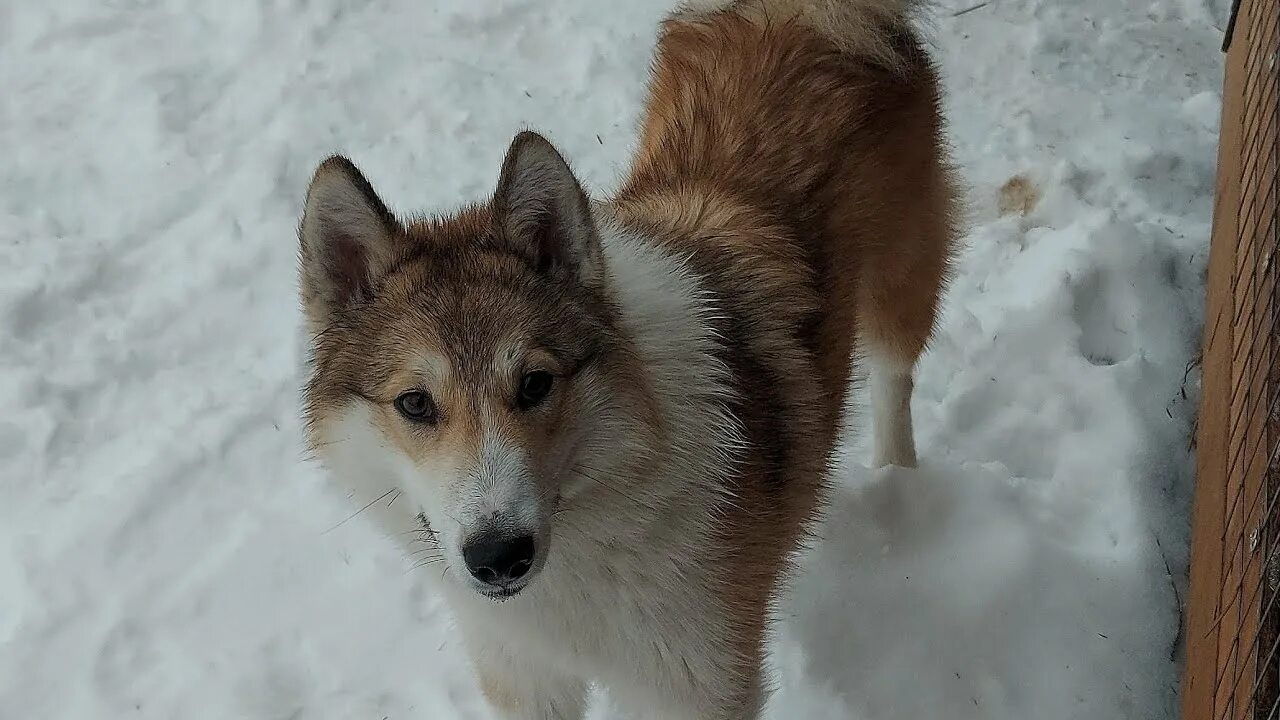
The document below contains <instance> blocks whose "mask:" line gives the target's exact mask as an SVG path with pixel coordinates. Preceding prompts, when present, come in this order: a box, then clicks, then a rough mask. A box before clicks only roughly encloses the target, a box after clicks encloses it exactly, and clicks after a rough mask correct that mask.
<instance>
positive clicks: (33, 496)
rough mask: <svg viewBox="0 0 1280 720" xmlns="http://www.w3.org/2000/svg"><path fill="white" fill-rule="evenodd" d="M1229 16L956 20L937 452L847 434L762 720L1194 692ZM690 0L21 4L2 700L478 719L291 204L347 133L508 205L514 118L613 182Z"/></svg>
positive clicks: (987, 709)
mask: <svg viewBox="0 0 1280 720" xmlns="http://www.w3.org/2000/svg"><path fill="white" fill-rule="evenodd" d="M1220 4H1221V3H1214V4H1210V5H1206V4H1205V3H1204V2H1202V1H1201V0H1144V2H1141V3H1130V2H1115V0H1080V1H1079V2H1060V1H1055V0H991V2H988V3H978V2H976V0H975V1H974V2H972V3H969V2H968V1H967V0H949V1H943V2H940V3H939V6H938V7H937V8H935V9H934V11H933V12H932V13H931V14H930V17H931V21H930V22H929V32H930V37H931V38H932V42H933V44H934V46H935V50H936V55H937V57H938V59H939V61H940V63H941V65H942V67H943V70H944V72H945V75H946V82H947V87H948V91H949V94H948V98H947V107H946V110H947V113H948V115H949V117H950V120H951V136H952V139H953V141H954V146H955V154H956V160H957V162H958V164H959V165H960V167H961V170H962V172H963V175H964V177H965V180H966V182H967V183H968V186H969V200H970V205H971V209H972V224H971V231H970V232H969V233H968V235H967V237H966V238H965V251H964V253H963V255H962V257H961V259H960V262H959V267H958V274H957V277H956V281H955V283H954V285H953V287H952V289H951V291H950V294H949V295H948V297H947V301H946V310H945V316H944V321H943V323H942V326H941V330H940V332H939V334H938V338H937V342H936V344H935V347H934V348H933V350H932V352H931V353H930V354H929V355H928V356H927V357H926V358H925V360H924V361H923V363H922V365H921V367H920V369H919V383H918V391H917V394H916V397H915V402H914V405H913V407H914V412H915V416H916V419H917V438H918V444H919V447H920V449H921V455H922V468H921V469H920V470H918V471H903V470H889V471H877V472H873V471H870V470H867V469H865V467H864V466H863V465H862V463H865V462H866V460H867V452H866V448H865V433H860V432H859V430H860V429H862V427H863V425H862V424H855V427H854V430H853V431H852V432H851V433H850V435H849V438H848V444H847V448H846V449H847V452H845V453H843V454H842V456H843V457H844V463H843V465H842V467H841V470H840V472H839V480H840V483H841V487H840V490H839V492H838V493H837V495H836V497H835V499H834V502H833V507H832V509H831V512H830V517H829V518H828V520H827V521H826V522H825V523H824V525H823V526H822V528H821V533H820V540H819V541H817V542H816V543H815V546H814V548H813V549H812V551H811V553H810V554H809V555H808V556H807V558H806V562H805V566H804V568H803V572H802V573H801V574H800V575H799V577H798V578H797V579H796V580H795V582H794V583H793V587H792V590H791V593H790V595H789V597H788V599H787V600H786V602H785V604H784V606H783V608H782V614H783V615H784V618H783V621H782V622H781V625H780V628H779V632H778V639H777V642H776V647H775V650H776V652H775V653H774V660H775V665H776V669H777V677H778V679H777V685H778V688H779V690H778V692H777V694H776V695H775V697H774V700H773V702H772V705H771V708H770V712H769V717H770V718H773V719H775V720H783V719H790V718H814V719H816V720H826V719H834V718H859V719H863V718H866V719H873V718H888V719H894V718H903V719H908V718H910V719H916V718H943V717H945V718H951V719H962V718H997V719H1001V718H1009V719H1010V720H1021V719H1023V718H1037V719H1038V720H1053V719H1057V718H1090V719H1095V718H1144V719H1145V718H1168V717H1172V716H1173V714H1174V711H1175V708H1176V699H1177V680H1178V674H1179V664H1180V661H1181V656H1180V632H1179V618H1180V610H1179V603H1180V600H1179V597H1180V596H1182V597H1185V595H1186V591H1185V587H1186V568H1187V534H1188V533H1187V526H1188V523H1187V513H1188V505H1189V497H1190V490H1191V461H1190V457H1191V456H1190V453H1189V450H1188V434H1189V430H1190V427H1191V422H1192V418H1193V414H1194V409H1195V403H1196V395H1197V389H1196V375H1195V373H1194V372H1192V373H1191V374H1190V376H1187V374H1186V367H1187V364H1188V361H1189V360H1190V359H1191V358H1192V357H1193V355H1194V350H1195V347H1196V344H1197V341H1198V337H1199V331H1200V319H1201V306H1202V295H1203V289H1202V288H1203V282H1202V280H1203V272H1204V267H1205V261H1206V253H1207V237H1208V231H1209V223H1210V214H1211V205H1212V188H1213V173H1214V151H1215V137H1216V125H1217V116H1218V108H1219V105H1220V96H1219V85H1220V79H1221V63H1222V59H1221V55H1220V54H1219V52H1218V49H1217V47H1218V44H1219V42H1220V37H1221V35H1220V31H1219V30H1218V29H1217V28H1218V27H1221V25H1222V22H1223V20H1224V17H1223V16H1224V12H1223V10H1222V9H1221V7H1219V5H1220ZM666 9H667V3H666V2H665V0H639V1H637V0H627V1H625V2H623V1H622V0H617V1H616V2H611V3H610V2H603V1H602V0H485V1H484V2H476V1H475V0H432V1H431V2H415V3H411V2H400V3H394V2H388V1H386V0H383V1H364V2H360V1H357V2H347V1H340V0H315V1H312V2H303V1H301V0H275V1H272V2H249V1H248V0H234V1H233V2H230V3H208V2H196V0H167V1H158V0H123V1H121V2H111V3H100V2H91V1H90V0H59V1H58V2H43V3H42V2H35V1H26V2H4V3H0V87H3V88H4V91H3V93H0V117H2V118H3V121H2V123H0V146H2V147H4V149H5V153H4V161H3V162H2V163H0V266H3V268H4V274H3V276H2V277H0V338H2V340H0V407H3V408H4V413H3V415H0V497H2V498H3V500H0V718H36V719H41V720H44V719H50V720H52V719H76V720H82V719H87V718H156V719H164V720H170V719H172V718H184V719H192V718H250V719H255V720H256V719H263V720H266V719H275V718H306V719H324V718H333V719H335V720H336V719H339V718H342V719H348V718H370V719H372V720H379V719H380V718H387V719H389V720H390V719H400V718H484V717H487V715H486V711H485V710H484V708H483V705H482V703H481V702H480V700H479V697H478V694H477V690H476V686H475V682H474V680H473V679H472V677H471V674H470V672H469V670H468V668H467V666H466V664H465V662H464V661H463V660H462V655H461V652H460V649H459V643H458V639H457V637H456V635H455V633H454V630H453V629H452V627H451V623H450V620H449V616H448V612H447V610H446V609H445V608H444V607H443V606H442V605H441V604H440V602H439V601H438V600H437V599H436V598H435V597H434V595H433V593H432V591H431V586H432V580H431V578H430V574H429V571H427V570H414V571H411V570H409V565H408V564H407V563H406V562H405V560H404V558H403V557H402V556H401V554H400V553H399V551H398V550H396V548H395V547H394V546H393V545H392V543H391V542H389V541H388V540H386V539H385V538H383V537H381V536H380V535H379V534H377V532H376V531H375V530H374V529H373V528H372V527H370V526H369V525H368V524H367V523H364V522H361V520H360V519H356V520H352V521H350V522H343V520H344V518H346V517H347V516H348V515H350V513H351V510H352V506H351V504H350V503H349V502H348V501H347V499H346V498H343V497H341V495H340V494H339V493H337V492H335V491H334V489H333V488H332V487H331V486H330V485H329V484H328V483H327V482H326V480H325V477H324V475H323V473H322V472H321V471H320V470H319V469H318V468H317V467H315V466H314V465H313V464H311V463H309V462H307V461H305V459H304V452H303V449H302V446H301V441H300V430H299V421H298V403H297V397H298V387H299V384H300V369H299V367H300V347H299V342H298V327H299V315H298V310H297V302H296V298H295V277H296V274H295V252H296V235H295V228H296V222H297V217H298V214H299V211H300V205H301V200H302V195H303V191H304V189H305V185H306V182H307V180H308V178H309V175H310V173H311V170H312V169H313V167H314V165H315V164H316V163H317V162H318V161H319V160H321V159H322V158H323V157H324V156H325V155H327V154H329V153H331V152H334V151H342V152H345V153H347V154H349V155H350V156H351V157H352V158H354V159H355V160H356V161H357V162H358V163H359V164H360V165H361V166H362V168H363V169H364V170H365V171H366V172H367V173H368V175H369V176H370V178H372V180H373V181H374V184H375V185H376V186H377V187H378V188H379V189H380V191H381V192H382V193H383V195H384V196H385V197H386V198H387V199H388V200H389V201H390V202H392V203H393V204H394V205H395V206H396V207H397V208H398V209H400V210H419V209H437V208H442V207H446V206H451V205H455V204H457V203H459V202H462V201H464V200H471V199H477V198H479V197H481V196H483V195H484V194H486V193H488V192H489V191H490V190H491V188H492V183H493V181H494V179H495V177H496V173H497V168H498V162H499V160H500V155H501V153H502V152H503V150H504V149H505V147H506V145H507V143H508V142H509V140H510V138H511V136H512V135H513V134H514V133H515V132H516V131H517V130H519V129H521V128H522V127H526V126H532V127H536V128H538V129H540V130H543V131H544V132H545V133H546V134H548V135H549V136H550V137H551V138H552V139H553V140H555V141H556V142H557V143H558V144H559V145H560V146H561V147H562V148H563V150H564V151H565V153H566V154H567V155H568V156H569V157H570V158H571V159H572V160H573V161H574V164H575V166H576V168H578V170H579V171H580V172H581V174H582V176H583V178H584V180H585V181H586V182H587V184H588V185H590V186H591V187H592V188H594V189H595V190H597V191H607V190H608V189H610V188H611V187H613V186H614V184H615V183H616V182H617V179H618V177H619V175H620V173H621V171H622V168H623V167H624V164H625V162H626V158H627V151H628V148H629V147H630V146H631V144H632V142H633V138H634V129H635V121H636V115H637V112H638V110H639V106H640V101H641V98H642V89H643V81H644V79H645V73H646V66H647V62H648V59H649V53H650V51H651V47H652V42H653V37H654V30H655V23H656V21H657V20H658V19H659V17H660V16H661V15H662V14H663V12H664V11H665V10H666ZM966 11H967V12H966ZM1215 26H1216V27H1215ZM1011 180H1012V182H1009V181H1011ZM1002 188H1003V190H1002ZM614 716H615V715H614V713H613V712H612V711H611V710H610V708H609V706H608V703H607V699H606V700H605V701H602V702H601V703H600V704H599V705H598V706H597V708H596V710H595V711H594V715H593V717H595V718H604V717H614Z"/></svg>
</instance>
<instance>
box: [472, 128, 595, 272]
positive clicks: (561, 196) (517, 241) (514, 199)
mask: <svg viewBox="0 0 1280 720" xmlns="http://www.w3.org/2000/svg"><path fill="white" fill-rule="evenodd" d="M493 208H494V217H495V219H496V221H497V223H498V229H499V231H500V233H501V235H502V239H501V241H502V242H505V243H507V245H508V246H509V247H511V249H513V250H515V251H517V252H519V253H520V254H522V255H525V256H526V257H528V258H529V259H530V260H532V261H533V262H534V264H535V266H536V267H538V268H539V270H541V271H543V272H547V273H557V272H567V273H569V274H570V275H572V276H573V277H575V278H576V279H577V280H578V281H580V282H582V283H583V284H584V285H587V286H589V287H597V288H598V287H599V286H600V285H601V284H602V281H603V279H604V253H603V250H602V249H601V247H600V237H599V235H598V234H597V232H596V225H595V221H594V219H593V218H592V216H591V203H590V200H589V199H588V198H587V194H586V192H585V191H583V189H582V185H580V184H579V183H578V179H577V178H576V177H575V176H574V174H573V171H572V170H570V169H569V164H568V163H567V162H565V159H564V157H563V156H562V155H561V154H560V153H559V152H558V151H557V150H556V149H555V146H553V145H552V144H551V143H550V141H548V140H547V139H546V138H544V137H542V136H541V135H539V134H537V133H535V132H522V133H520V134H519V135H517V136H516V138H515V140H514V141H513V142H512V143H511V148H510V149H508V150H507V157H506V160H504V161H503V163H502V173H501V175H500V176H499V178H498V191H497V193H495V194H494V198H493Z"/></svg>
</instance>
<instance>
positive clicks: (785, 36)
mask: <svg viewBox="0 0 1280 720" xmlns="http://www.w3.org/2000/svg"><path fill="white" fill-rule="evenodd" d="M839 4H840V3H837V2H825V3H801V2H781V1H776V2H767V3H752V2H743V3H739V4H737V5H736V6H735V7H737V8H739V9H738V10H736V11H734V12H721V13H716V14H711V15H703V16H696V17H687V16H685V17H682V16H677V17H675V18H673V19H672V20H669V21H668V22H667V23H666V24H665V25H664V26H663V33H662V36H661V39H660V41H659V45H658V51H657V57H656V60H655V63H654V74H653V79H652V82H651V84H650V96H649V101H648V104H647V113H646V115H645V120H644V129H643V134H642V138H641V144H640V149H639V151H638V153H637V157H636V160H635V164H634V166H633V169H632V171H631V173H630V175H629V176H628V178H627V180H626V182H625V184H624V186H623V188H622V190H621V191H620V192H619V193H618V195H617V197H616V198H615V200H614V202H615V205H616V206H617V207H618V208H619V211H620V213H621V215H622V217H623V218H624V219H625V221H626V222H628V223H631V224H634V225H636V226H638V227H641V228H643V229H644V230H645V231H647V232H651V233H654V234H655V235H656V236H657V237H658V238H660V241H661V242H663V243H664V244H666V245H668V246H669V247H671V248H672V249H673V250H675V251H677V252H680V253H689V252H691V253H692V255H693V264H694V267H695V268H696V269H697V270H698V271H699V272H701V273H702V274H704V275H705V276H706V277H707V279H708V282H709V284H710V285H711V287H712V288H713V289H714V291H715V295H716V297H717V298H718V299H719V301H720V302H721V303H722V307H720V308H719V309H720V310H721V312H722V313H723V315H724V320H723V327H722V328H721V334H722V335H723V336H724V337H725V338H727V341H726V348H725V352H724V359H725V362H727V363H728V364H729V366H730V368H731V369H732V370H733V373H734V377H735V381H736V385H737V387H736V390H737V391H738V392H739V394H740V397H741V398H742V400H741V402H740V403H739V405H738V406H737V407H735V412H736V414H737V415H738V416H739V417H740V418H741V419H742V421H743V424H744V426H745V428H746V430H747V435H748V439H749V441H750V447H751V450H750V452H749V456H748V458H747V461H746V463H745V464H744V466H743V472H742V474H741V476H740V478H739V480H738V482H737V483H736V484H735V487H734V488H733V491H734V493H735V496H736V499H737V500H736V503H735V507H734V508H733V509H732V510H731V512H730V518H729V519H728V521H727V522H726V523H725V524H724V530H723V532H724V535H725V538H724V540H725V546H726V547H727V548H729V553H730V555H731V557H729V558H726V559H725V563H726V566H728V567H733V568H734V569H735V572H734V574H733V577H732V580H731V581H726V582H725V585H724V588H723V596H724V597H725V598H726V600H727V602H729V603H730V604H731V606H732V607H734V609H735V612H736V613H737V614H738V616H739V617H740V619H741V621H742V623H743V625H744V630H746V632H745V633H744V635H743V636H742V637H741V638H739V639H738V643H739V649H740V651H741V653H742V656H743V658H744V661H745V662H746V663H748V664H750V663H753V662H756V661H757V660H758V658H759V652H760V648H761V638H762V633H763V630H764V623H765V615H766V612H765V610H766V608H767V606H768V602H769V600H770V598H771V597H772V593H773V591H774V589H775V588H776V587H777V583H778V581H779V579H780V577H781V574H782V572H783V570H784V568H785V562H786V558H787V557H788V555H789V554H790V552H791V551H792V550H794V549H795V548H796V544H797V542H798V541H799V539H800V537H801V534H802V532H803V528H804V527H805V526H806V525H807V524H808V522H809V521H811V520H812V519H813V517H814V512H815V509H816V507H817V503H818V501H819V498H820V495H821V488H822V487H823V484H824V482H825V475H826V471H827V468H828V464H829V462H830V457H831V452H832V450H833V447H834V443H835V439H836V437H837V432H838V427H839V424H840V417H841V412H842V409H843V407H844V403H845V397H846V392H847V388H848V384H849V378H850V358H851V354H852V351H853V347H854V338H855V334H856V333H859V332H860V333H861V335H862V338H863V340H864V341H865V342H866V343H867V344H868V345H870V346H872V348H873V349H874V350H876V351H879V352H881V353H884V354H888V355H891V356H893V357H895V358H897V359H898V360H899V361H901V362H902V363H903V364H905V365H907V366H910V365H911V364H913V363H914V361H915V359H916V358H917V357H918V355H919V354H920V353H921V352H922V351H923V349H924V347H925V345H926V343H927V341H928V339H929V336H930V334H931V332H932V329H933V325H934V321H935V315H936V310H937V304H938V297H939V294H940V292H941V289H942V286H943V284H944V282H945V279H946V276H947V271H948V267H949V262H950V257H951V252H952V246H953V243H954V239H955V237H956V236H957V234H958V228H957V211H956V206H955V189H954V186H953V182H952V178H951V172H950V170H949V166H948V164H947V159H946V157H945V153H944V143H943V139H942V135H941V133H942V121H941V117H940V113H939V94H938V93H939V90H938V80H937V77H936V74H935V72H934V69H933V67H932V65H931V64H930V62H929V61H928V59H927V58H926V56H925V54H924V53H923V51H922V50H921V48H920V45H919V42H918V40H917V39H916V37H915V35H914V34H913V33H912V32H911V31H910V29H909V28H908V27H907V26H906V25H905V24H904V23H902V22H901V21H899V22H896V23H885V22H884V20H885V17H886V16H882V15H876V16H875V17H873V18H871V19H870V22H871V23H872V24H873V25H875V27H876V30H877V37H879V38H882V39H883V42H884V43H887V44H888V47H890V49H891V53H890V54H891V55H892V57H891V59H890V60H888V61H886V55H885V54H884V52H881V51H880V50H879V49H875V50H872V49H868V48H869V46H867V45H866V44H865V43H862V42H861V41H860V40H859V39H858V38H850V37H845V38H844V40H850V41H852V42H844V41H842V39H841V38H840V37H833V36H832V34H831V33H832V32H838V28H836V27H835V26H833V25H831V24H821V23H818V24H815V23H813V22H806V20H807V19H812V17H813V16H806V15H804V13H803V12H802V10H803V8H802V7H801V6H802V5H823V6H827V7H835V6H836V5H839ZM849 4H850V5H854V4H855V3H849ZM779 9H783V10H786V9H791V10H796V12H795V13H792V14H791V15H790V16H788V15H786V14H782V15H779V14H778V13H776V12H772V11H774V10H779ZM859 27H860V28H861V27H862V26H859ZM833 28H835V29H834V30H833ZM851 46H853V47H859V46H861V47H863V49H864V50H867V51H866V52H861V53H859V52H850V51H849V50H848V48H849V47H851ZM877 47H878V46H877Z"/></svg>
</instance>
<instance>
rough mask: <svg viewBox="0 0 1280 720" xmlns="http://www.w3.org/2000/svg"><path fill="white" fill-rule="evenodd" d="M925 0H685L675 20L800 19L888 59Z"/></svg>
mask: <svg viewBox="0 0 1280 720" xmlns="http://www.w3.org/2000/svg"><path fill="white" fill-rule="evenodd" d="M925 2H927V0H685V2H684V3H682V5H681V6H680V8H679V10H677V11H676V14H675V18H676V19H677V20H688V21H696V20H697V19H699V18H709V17H711V16H714V15H719V14H721V13H732V14H735V15H739V16H741V17H743V18H744V19H747V20H750V21H752V22H756V23H759V24H761V25H765V24H769V23H774V22H797V23H800V24H802V25H806V26H808V27H810V28H812V29H813V30H814V31H815V32H817V33H819V34H821V35H823V36H825V37H827V38H828V39H830V40H831V41H832V42H833V43H835V44H836V45H837V46H839V47H840V49H842V50H844V51H845V52H849V53H854V54H860V55H870V56H874V57H877V58H879V59H881V60H884V61H887V62H889V63H890V64H896V62H895V60H896V58H897V56H898V54H899V53H900V52H901V50H902V48H901V43H900V42H899V41H900V39H901V38H902V37H903V33H904V32H906V33H909V34H914V33H913V32H912V31H911V30H910V23H911V20H912V18H913V17H914V14H915V12H916V11H917V10H918V9H919V8H920V7H921V6H922V5H924V4H925Z"/></svg>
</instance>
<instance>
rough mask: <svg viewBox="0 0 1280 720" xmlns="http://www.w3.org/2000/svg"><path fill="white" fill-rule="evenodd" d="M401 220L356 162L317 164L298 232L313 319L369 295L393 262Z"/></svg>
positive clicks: (340, 160)
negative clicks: (383, 201) (357, 166)
mask: <svg viewBox="0 0 1280 720" xmlns="http://www.w3.org/2000/svg"><path fill="white" fill-rule="evenodd" d="M402 232H403V231H402V229H401V227H400V223H399V221H397V220H396V218H395V216H394V215H393V214H392V213H391V211H390V210H388V209H387V206H386V205H384V204H383V203H382V200H380V199H379V198H378V195H377V194H376V193H375V192H374V191H373V187H372V186H371V185H370V184H369V181H368V180H366V179H365V177H364V175H362V174H361V173H360V171H359V170H358V169H357V168H356V166H355V165H354V164H352V162H351V161H350V160H348V159H346V158H344V157H341V156H336V155H335V156H334V157H331V158H329V159H328V160H325V161H324V162H323V163H321V164H320V167H319V168H317V169H316V173H315V176H314V177H313V178H312V180H311V187H310V188H309V189H308V190H307V203H306V210H305V211H304V212H303V215H302V225H301V227H300V228H299V230H298V236H299V239H300V240H301V243H302V248H301V260H302V295H303V300H304V304H305V305H306V309H307V312H308V313H309V314H310V315H311V318H310V319H311V320H312V321H318V322H319V321H323V320H324V319H325V318H326V317H328V316H329V315H331V314H333V313H334V312H337V311H339V310H342V309H344V308H347V307H349V306H350V305H352V304H353V303H357V302H360V301H363V300H367V299H368V298H369V295H370V292H371V290H372V287H373V284H374V282H376V281H377V279H378V278H379V277H381V275H382V274H383V273H384V272H385V271H386V270H387V269H388V268H389V267H390V266H391V263H392V262H393V261H394V260H395V255H396V252H397V248H398V245H399V242H400V236H401V234H402Z"/></svg>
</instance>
